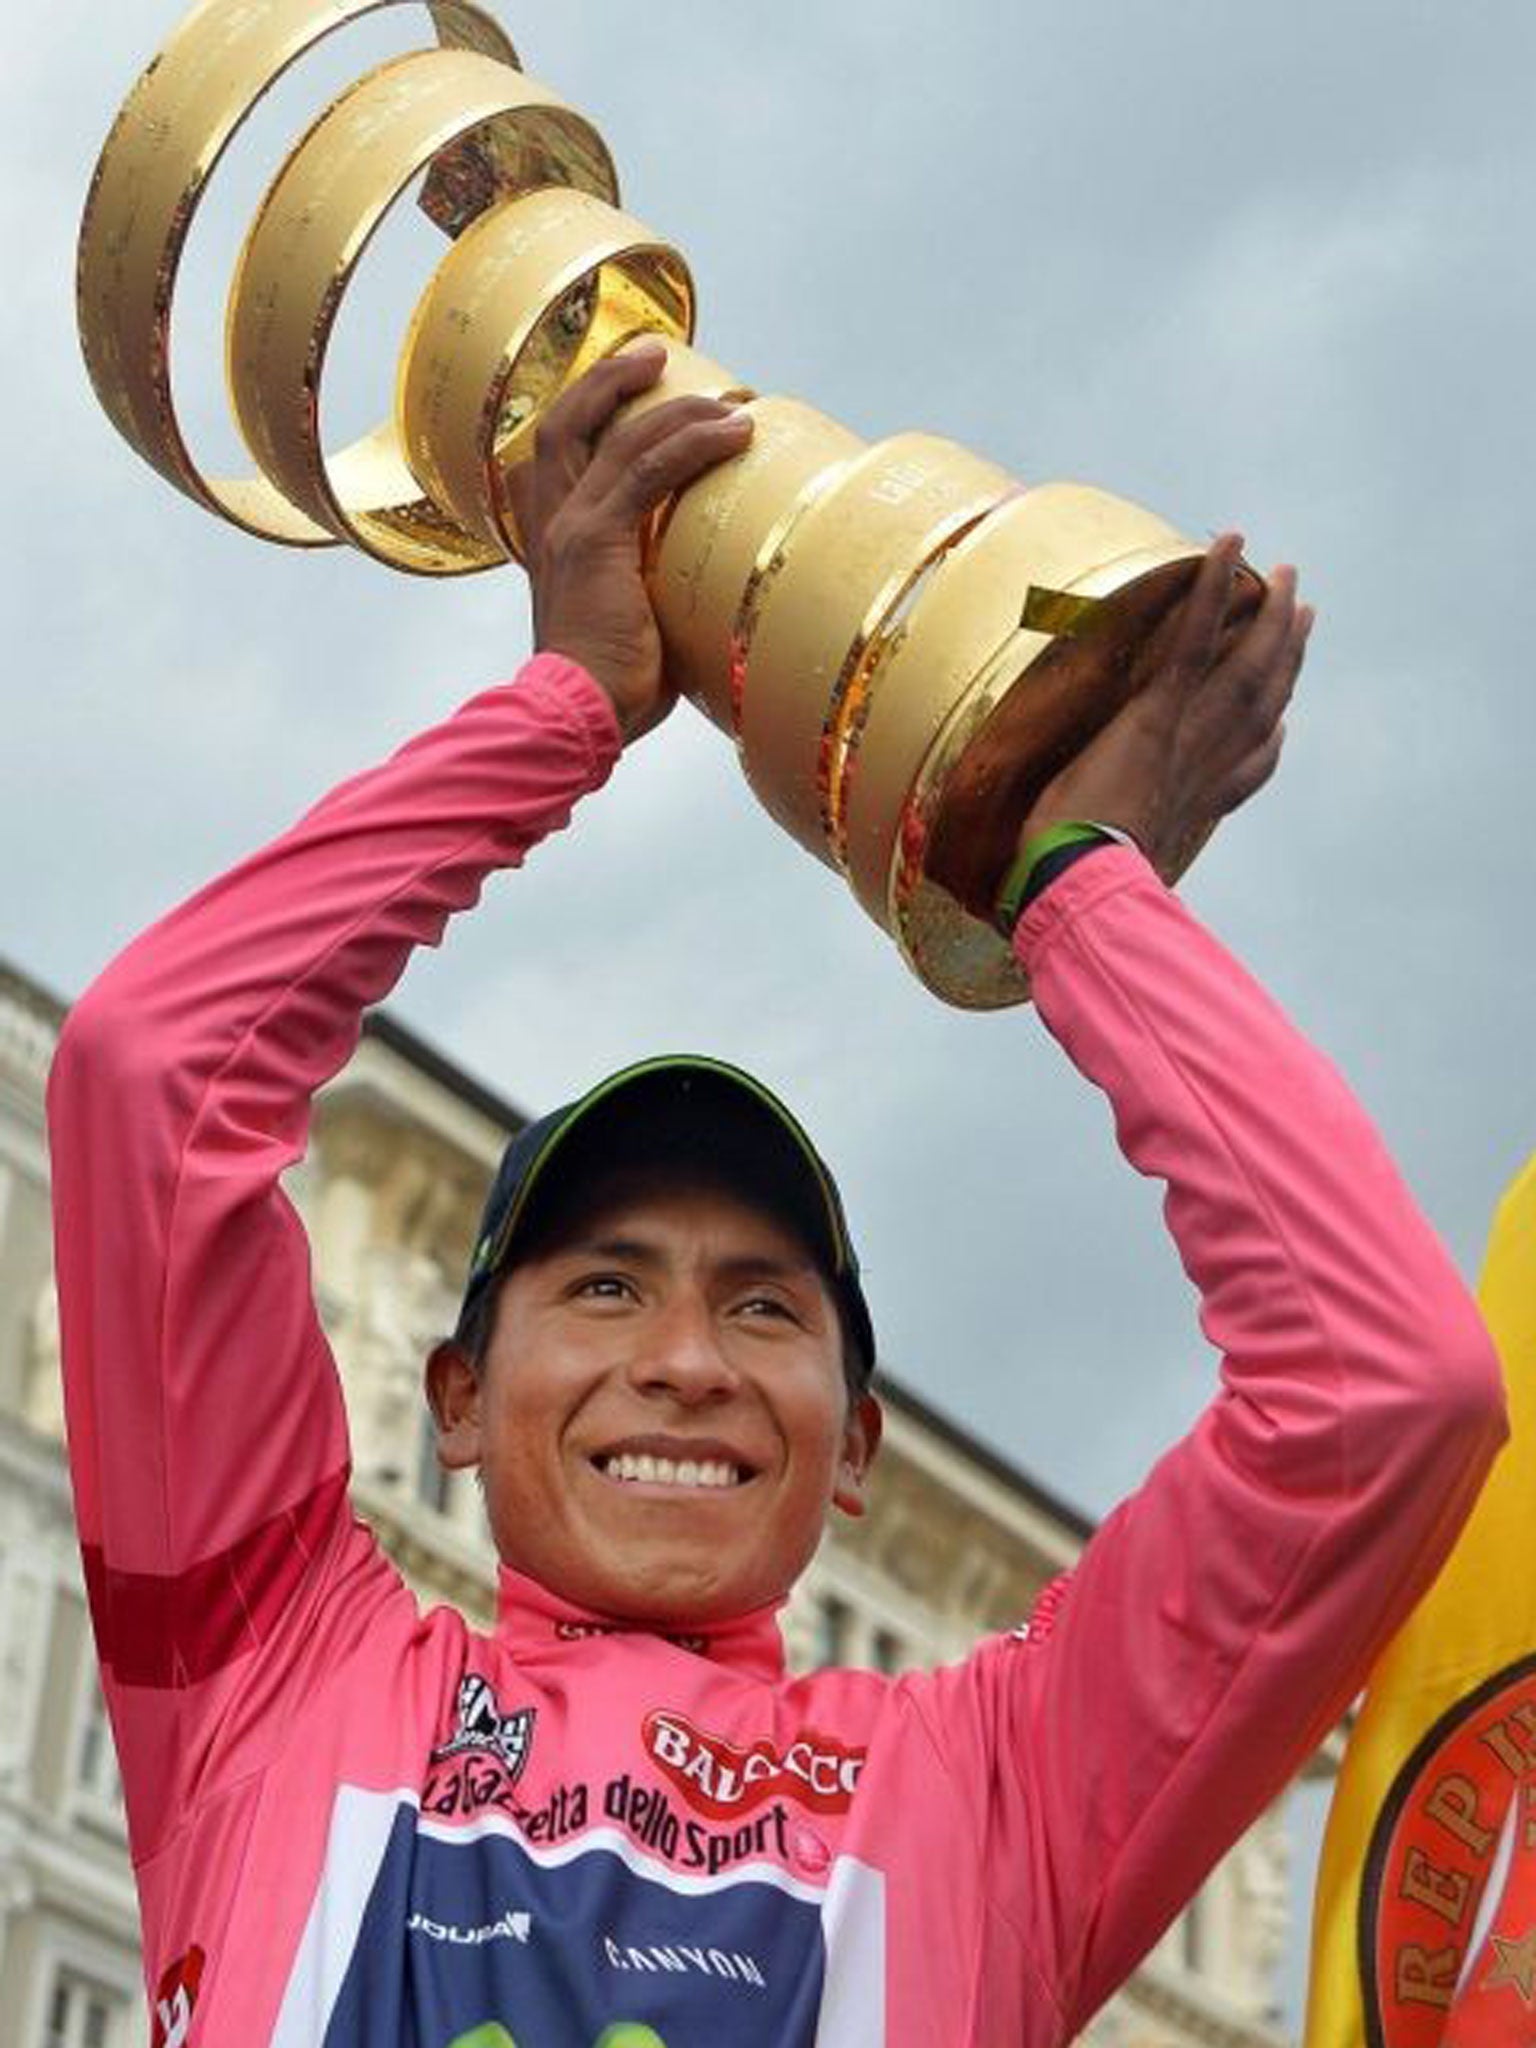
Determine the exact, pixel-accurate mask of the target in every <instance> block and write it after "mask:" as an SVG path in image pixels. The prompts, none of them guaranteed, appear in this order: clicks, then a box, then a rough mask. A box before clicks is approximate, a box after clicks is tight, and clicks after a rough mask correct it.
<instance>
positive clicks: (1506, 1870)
mask: <svg viewBox="0 0 1536 2048" xmlns="http://www.w3.org/2000/svg"><path fill="white" fill-rule="evenodd" d="M1478 1298H1479V1301H1480V1303H1481V1305H1482V1310H1483V1314H1484V1316H1485V1317H1486V1318H1487V1321H1488V1326H1489V1328H1490V1329H1491V1330H1492V1332H1493V1335H1494V1340H1495V1342H1496V1343H1497V1345H1498V1347H1499V1354H1500V1356H1501V1358H1502V1359H1503V1362H1504V1377H1505V1382H1506V1385H1507V1387H1508V1389H1509V1400H1510V1421H1511V1425H1512V1435H1511V1439H1510V1442H1509V1444H1508V1445H1507V1446H1506V1447H1505V1449H1504V1452H1503V1453H1502V1455H1501V1456H1500V1458H1499V1460H1498V1462H1497V1464H1496V1465H1495V1466H1494V1469H1493V1472H1492V1475H1491V1476H1490V1478H1489V1481H1488V1484H1487V1486H1486V1487H1485V1489H1484V1491H1483V1493H1482V1496H1481V1498H1480V1499H1479V1501H1478V1504H1477V1506H1476V1508H1475V1509H1474V1510H1473V1514H1472V1517H1471V1520H1470V1521H1469V1522H1468V1523H1467V1526H1466V1528H1465V1529H1464V1530H1463V1532H1462V1535H1461V1537H1460V1540H1459V1541H1458V1543H1457V1545H1456V1548H1455V1550H1454V1551H1453V1552H1452V1554H1451V1556H1450V1558H1449V1559H1448V1561H1447V1563H1446V1565H1445V1568H1444V1570H1443V1571H1442V1572H1441V1574H1440V1576H1439V1578H1438V1579H1437V1580H1436V1581H1435V1583H1434V1585H1433V1586H1432V1587H1431V1588H1430V1590H1429V1592H1428V1593H1427V1594H1426V1595H1425V1596H1424V1598H1423V1600H1421V1601H1420V1603H1419V1605H1418V1606H1417V1607H1416V1608H1415V1609H1414V1611H1413V1613H1412V1614H1411V1615H1410V1617H1409V1618H1408V1620H1407V1621H1406V1622H1405V1623H1404V1625H1403V1627H1402V1628H1401V1629H1400V1630H1399V1632H1398V1634H1397V1635H1396V1636H1395V1637H1394V1638H1393V1640H1392V1642H1391V1643H1390V1644H1389V1645H1388V1647H1387V1649H1386V1650H1385V1652H1384V1653H1383V1655H1382V1657H1381V1659H1380V1660H1379V1662H1378V1663H1377V1665H1376V1668H1375V1670H1374V1671H1373V1672H1372V1673H1371V1680H1370V1685H1369V1687H1368V1689H1367V1692H1366V1696H1365V1702H1364V1705H1363V1707H1362V1709H1361V1712H1360V1716H1359V1719H1358V1721H1357V1722H1356V1724H1355V1728H1354V1730H1353V1732H1352V1734H1351V1736H1350V1739H1349V1745H1348V1748H1347V1750H1346V1752H1345V1757H1344V1768H1343V1770H1342V1772H1341V1774H1340V1777H1339V1782H1338V1785H1337V1787H1336V1789H1335V1792H1334V1797H1333V1804H1332V1807H1331V1809H1330V1811H1329V1816H1328V1831H1327V1836H1326V1838H1325V1841H1324V1844H1323V1859H1322V1867H1321V1869H1320V1871H1319V1874H1318V1882H1317V1895H1316V1904H1315V1908H1314V1914H1313V1928H1312V1975H1311V1982H1310V1986H1309V1994H1308V2006H1307V2027H1306V2048H1532V2044H1533V2043H1536V1157H1533V1158H1532V1159H1531V1160H1530V1161H1528V1162H1527V1164H1526V1167H1525V1169H1524V1171H1523V1172H1522V1173H1521V1174H1520V1175H1519V1177H1518V1178H1517V1179H1516V1180H1515V1182H1514V1183H1513V1185H1512V1186H1511V1187H1510V1188H1509V1190H1508V1191H1507V1193H1506V1194H1505V1196H1504V1199H1503V1200H1502V1202H1501V1203H1500V1204H1499V1208H1498V1212H1497V1214H1496V1216H1495V1218H1494V1225H1493V1231H1492V1234H1491V1236H1490V1238H1489V1241H1488V1251H1487V1256H1486V1259H1485V1261H1484V1266H1483V1276H1482V1280H1481V1282H1480V1284H1479V1287H1478Z"/></svg>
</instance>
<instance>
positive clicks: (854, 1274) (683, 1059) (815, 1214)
mask: <svg viewBox="0 0 1536 2048" xmlns="http://www.w3.org/2000/svg"><path fill="white" fill-rule="evenodd" d="M637 1159H638V1160H639V1161H641V1162H643V1163H644V1164H646V1165H652V1164H654V1165H657V1166H665V1165H666V1164H667V1163H668V1161H669V1159H679V1160H683V1161H686V1162H687V1163H689V1164H694V1165H698V1164H704V1165H707V1166H708V1167H709V1168H710V1169H711V1170H713V1171H715V1172H718V1173H719V1175H720V1177H721V1178H722V1179H723V1180H724V1181H725V1182H726V1183H727V1184H728V1185H730V1186H733V1187H739V1188H740V1190H741V1192H742V1194H743V1195H744V1196H746V1197H747V1198H748V1199H751V1200H757V1201H759V1202H761V1203H762V1204H763V1205H764V1206H765V1207H767V1208H768V1209H769V1210H770V1211H772V1212H774V1213H778V1214H782V1215H784V1216H786V1217H787V1218H788V1219H789V1220H790V1221H791V1222H792V1223H793V1224H794V1225H795V1227H796V1229H797V1230H798V1232H799V1234H800V1236H801V1237H802V1238H803V1239H804V1240H805V1243H806V1245H807V1247H808V1249H809V1250H810V1251H811V1253H812V1254H813V1255H814V1257H815V1259H816V1261H817V1264H818V1266H819V1267H820V1269H821V1272H822V1274H823V1277H824V1278H825V1279H826V1281H827V1283H828V1285H829V1286H830V1287H831V1288H832V1291H833V1293H834V1294H835V1296H836V1297H837V1300H838V1302H839V1304H840V1306H841V1309H842V1312H843V1317H844V1321H845V1323H846V1326H847V1329H848V1332H849V1335H850V1336H851V1337H852V1339H853V1343H854V1347H855V1349H856V1351H857V1353H858V1358H857V1361H856V1364H857V1370H858V1377H859V1380H860V1383H861V1384H862V1385H866V1386H867V1385H868V1383H869V1380H870V1377H871V1375H872V1374H873V1371H874V1363H875V1333H874V1326H873V1324H872V1322H871V1320H870V1314H869V1307H868V1304H867V1303H866V1301H865V1299H864V1290H863V1288H862V1286H861V1285H860V1281H859V1262H858V1259H857V1258H856V1257H855V1255H854V1250H853V1244H852V1241H851V1239H850V1237H849V1235H848V1223H847V1218H846V1217H845V1216H844V1214H843V1204H842V1198H841V1196H840V1195H839V1194H838V1191H837V1183H836V1182H835V1181H834V1180H833V1178H832V1174H831V1170H830V1169H829V1168H828V1166H827V1164H826V1161H825V1160H824V1159H823V1158H822V1157H821V1155H820V1153H819V1152H818V1151H817V1150H816V1148H815V1146H814V1145H813V1144H812V1143H811V1141H810V1139H809V1137H808V1136H807V1135H806V1133H805V1131H804V1129H803V1128H802V1126H801V1125H800V1123H799V1122H798V1121H797V1120H796V1118H795V1117H794V1116H793V1115H792V1114H791V1112H790V1111H789V1110H788V1109H787V1108H786V1107H785V1106H784V1104H783V1103H782V1102H780V1100H779V1098H778V1097H777V1096H776V1095H775V1094H773V1092H772V1091H771V1090H770V1089H768V1088H765V1087H764V1086H763V1084H762V1082H761V1081H757V1080H754V1079H753V1077H752V1076H751V1075H750V1074H747V1073H744V1072H743V1071H742V1070H741V1068H739V1067H733V1066H728V1065H727V1064H726V1063H725V1062H724V1061H723V1060H711V1059H704V1058H701V1057H698V1056H696V1055H692V1054H674V1055H670V1056H667V1057H663V1058H660V1059H650V1060H641V1061H640V1062H639V1063H638V1064H637V1065H635V1066H632V1067H624V1068H622V1069H621V1070H620V1071H619V1072H618V1073H616V1074H610V1075H609V1076H608V1078H607V1080H605V1081H599V1082H598V1084H597V1085H596V1087H594V1088H589V1089H588V1091H587V1093H586V1094H585V1095H583V1096H580V1097H579V1098H578V1099H577V1100H576V1101H575V1102H568V1103H566V1104H565V1105H564V1107H563V1108H560V1109H555V1110H551V1111H550V1112H549V1114H548V1115H547V1116H542V1117H540V1118H539V1119H538V1120H537V1122H535V1123H531V1124H527V1125H525V1126H524V1128H523V1129H522V1130H521V1131H519V1132H518V1134H517V1136H516V1137H515V1138H514V1139H513V1140H512V1142H511V1143H510V1144H509V1145H508V1147H507V1149H506V1151H505V1153H504V1154H503V1155H502V1161H501V1165H500V1168H499V1169H498V1171H497V1174H496V1178H495V1180H494V1182H493V1183H492V1185H491V1192H490V1194H489V1196H488V1197H487V1199H486V1204H485V1210H484V1213H483V1215H482V1216H481V1218H480V1228H479V1231H478V1232H477V1234H476V1237H475V1249H474V1252H473V1254H472V1256H471V1258H470V1262H469V1278H468V1282H467V1284H466V1286H465V1289H464V1300H463V1304H462V1306H461V1307H460V1310H459V1321H458V1329H457V1331H456V1333H455V1334H456V1336H457V1337H458V1339H459V1341H460V1342H464V1341H466V1339H467V1338H468V1337H470V1336H471V1335H472V1334H473V1332H474V1329H475V1325H476V1323H477V1322H478V1320H479V1318H480V1316H481V1314H482V1312H483V1310H484V1308H485V1305H486V1302H487V1301H488V1299H489V1296H490V1293H491V1289H492V1287H493V1286H494V1284H495V1282H496V1279H497V1277H498V1276H499V1275H500V1274H501V1273H502V1272H503V1271H505V1270H506V1268H507V1267H508V1266H510V1265H513V1264H515V1262H516V1258H517V1249H518V1239H519V1235H520V1233H521V1234H523V1235H526V1234H527V1232H528V1230H529V1228H530V1226H531V1224H532V1222H533V1219H534V1218H535V1217H536V1216H537V1215H538V1214H539V1213H540V1210H541V1208H542V1206H543V1204H544V1203H545V1202H546V1201H547V1199H548V1198H549V1197H550V1196H551V1194H553V1193H554V1192H555V1191H557V1190H558V1192H559V1193H560V1194H561V1195H562V1196H564V1195H567V1194H568V1193H569V1192H570V1190H571V1187H572V1180H571V1176H572V1175H573V1174H575V1175H576V1176H577V1177H578V1180H579V1179H580V1178H581V1177H588V1176H592V1175H594V1174H596V1173H600V1172H602V1171H603V1170H604V1169H605V1168H607V1167H609V1166H611V1165H613V1164H615V1163H625V1164H628V1163H634V1162H635V1161H636V1160H637Z"/></svg>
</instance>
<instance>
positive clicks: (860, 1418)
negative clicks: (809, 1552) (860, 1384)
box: [832, 1394, 885, 1515]
mask: <svg viewBox="0 0 1536 2048" xmlns="http://www.w3.org/2000/svg"><path fill="white" fill-rule="evenodd" d="M884 1421H885V1411H884V1410H883V1409H882V1408H881V1406H880V1403H879V1402H878V1401H877V1400H876V1399H875V1397H874V1395H873V1394H861V1395H860V1396H859V1398H858V1400H857V1401H855V1402H854V1403H853V1404H852V1406H851V1407H850V1408H849V1410H848V1420H847V1423H846V1424H845V1425H844V1428H843V1454H842V1461H841V1463H840V1464H839V1465H838V1468H837V1485H836V1486H835V1487H834V1488H833V1491H832V1501H833V1505H834V1506H835V1507H840V1508H841V1509H842V1511H843V1513H844V1514H845V1515H862V1514H863V1512H864V1508H865V1503H866V1499H867V1489H866V1482H867V1480H868V1478H869V1468H870V1466H871V1465H872V1464H873V1463H874V1462H875V1453H876V1451H878V1450H879V1448H880V1431H881V1428H882V1426H883V1424H884Z"/></svg>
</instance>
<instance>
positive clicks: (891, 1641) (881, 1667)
mask: <svg viewBox="0 0 1536 2048" xmlns="http://www.w3.org/2000/svg"><path fill="white" fill-rule="evenodd" d="M869 1656H870V1662H871V1663H872V1664H873V1665H874V1667H875V1669H876V1670H877V1671H883V1672H884V1673H885V1674H886V1676H887V1677H888V1678H889V1677H894V1676H895V1674H896V1673H897V1672H898V1671H900V1670H901V1668H902V1666H903V1665H904V1664H905V1663H906V1661H907V1652H906V1645H905V1643H903V1641H902V1640H901V1637H900V1636H899V1635H897V1633H896V1631H895V1629H893V1628H877V1629H876V1630H875V1632H874V1634H873V1635H872V1636H871V1637H870V1641H869Z"/></svg>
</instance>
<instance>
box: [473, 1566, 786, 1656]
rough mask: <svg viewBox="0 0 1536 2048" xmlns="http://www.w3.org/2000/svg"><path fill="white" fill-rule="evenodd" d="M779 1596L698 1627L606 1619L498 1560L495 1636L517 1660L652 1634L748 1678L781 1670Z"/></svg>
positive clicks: (781, 1649)
mask: <svg viewBox="0 0 1536 2048" xmlns="http://www.w3.org/2000/svg"><path fill="white" fill-rule="evenodd" d="M783 1605H784V1602H783V1601H782V1600H774V1601H771V1602H770V1603H769V1604H768V1605H767V1606H766V1607H758V1608H755V1609H754V1610H753V1611H752V1612H751V1613H750V1614H743V1615H740V1616H738V1617H736V1618H735V1619H733V1620H730V1621H714V1622H706V1623H702V1624H701V1625H700V1626H699V1628H698V1629H697V1630H687V1629H678V1630H670V1629H669V1630H665V1631H663V1630H660V1629H650V1628H646V1627H645V1626H644V1625H643V1624H640V1623H636V1622H628V1621H609V1620H606V1619H605V1618H604V1617H603V1616H602V1615H599V1614H594V1613H592V1612H590V1611H589V1610H588V1609H586V1608H584V1607H577V1606H575V1605H574V1604H573V1603H572V1602H571V1601H569V1600H564V1599H562V1598H561V1597H560V1595H559V1594H557V1593H552V1592H550V1590H549V1588H548V1587H547V1586H542V1585H540V1584H539V1582H538V1580H537V1579H530V1578H528V1577H527V1576H526V1575H525V1574H524V1573H522V1572H516V1571H513V1570H512V1568H511V1566H510V1565H502V1566H501V1567H500V1569H499V1572H498V1574H497V1588H496V1638H497V1640H498V1642H501V1643H503V1644H505V1646H506V1647H507V1648H508V1649H509V1650H510V1651H511V1652H512V1653H513V1655H514V1656H516V1657H517V1658H519V1659H520V1660H523V1661H527V1660H530V1659H535V1658H536V1659H545V1658H548V1657H549V1656H550V1654H551V1653H552V1652H558V1651H559V1650H561V1649H565V1648H573V1647H576V1646H579V1645H581V1644H590V1643H592V1642H594V1641H602V1640H603V1639H605V1638H609V1637H613V1636H651V1637H652V1638H654V1639H655V1640H656V1641H657V1642H666V1643H670V1644H672V1645H674V1647H676V1648H678V1649H681V1650H686V1651H688V1652H690V1653H691V1654H692V1655H693V1656H696V1657H707V1658H708V1659H709V1660H710V1662H711V1663H713V1664H723V1665H726V1666H728V1667H729V1668H730V1669H731V1670H732V1671H735V1672H739V1673H740V1674H741V1675H742V1676H743V1677H746V1678H760V1679H767V1680H770V1681H772V1680H776V1679H780V1678H782V1677H783V1676H784V1638H783V1636H782V1635H781V1634H780V1632H779V1610H780V1608H781V1607H782V1606H783Z"/></svg>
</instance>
